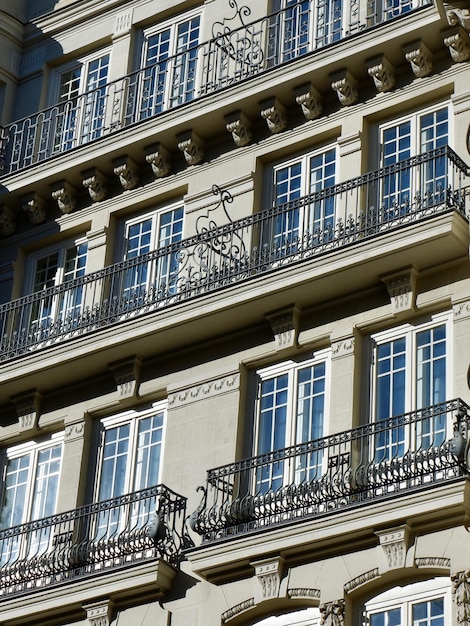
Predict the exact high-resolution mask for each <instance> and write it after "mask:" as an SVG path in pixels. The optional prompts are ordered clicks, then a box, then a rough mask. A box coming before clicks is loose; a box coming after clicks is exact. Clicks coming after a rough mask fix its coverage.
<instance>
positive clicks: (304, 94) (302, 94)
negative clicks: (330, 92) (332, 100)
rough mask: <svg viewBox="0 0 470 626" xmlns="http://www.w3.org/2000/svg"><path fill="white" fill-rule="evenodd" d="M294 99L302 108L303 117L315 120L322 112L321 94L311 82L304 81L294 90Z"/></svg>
mask: <svg viewBox="0 0 470 626" xmlns="http://www.w3.org/2000/svg"><path fill="white" fill-rule="evenodd" d="M294 93H295V101H296V102H297V104H298V105H299V106H300V108H301V109H302V113H303V114H304V117H305V119H307V120H315V119H317V117H320V115H321V114H322V112H323V96H322V95H321V93H320V92H319V91H318V90H317V89H315V87H314V86H313V85H312V83H306V84H305V85H301V86H300V87H297V88H296V89H295V90H294Z"/></svg>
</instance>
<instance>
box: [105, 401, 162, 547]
mask: <svg viewBox="0 0 470 626" xmlns="http://www.w3.org/2000/svg"><path fill="white" fill-rule="evenodd" d="M165 414H166V406H165V404H163V403H156V404H154V405H153V406H152V407H151V408H150V409H147V410H145V411H128V412H126V413H122V414H121V415H118V416H113V417H109V418H105V419H103V420H102V421H101V423H100V444H99V445H100V452H99V468H98V482H97V485H96V495H95V500H97V501H100V502H102V501H105V500H110V499H112V498H119V496H124V495H126V494H130V493H133V492H137V491H140V490H142V489H146V488H149V487H155V486H157V485H158V484H159V481H160V473H161V456H162V445H163V430H164V424H165ZM155 509H156V502H155V498H145V499H139V498H136V499H135V501H134V502H133V503H132V504H129V505H127V504H126V505H125V506H124V505H121V504H120V503H119V501H116V505H115V506H113V507H111V508H107V509H105V510H103V512H102V513H100V514H99V516H98V522H97V524H98V529H97V532H96V537H97V538H102V537H104V536H106V537H110V536H114V535H116V534H117V533H119V532H122V530H123V529H125V528H127V529H129V528H132V529H134V528H140V527H142V526H144V525H145V524H147V523H148V522H149V521H150V520H151V518H152V516H153V514H154V513H155Z"/></svg>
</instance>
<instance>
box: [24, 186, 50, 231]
mask: <svg viewBox="0 0 470 626" xmlns="http://www.w3.org/2000/svg"><path fill="white" fill-rule="evenodd" d="M21 207H22V209H23V211H25V213H27V214H28V217H29V221H30V222H31V224H42V223H43V222H44V221H45V220H46V217H47V209H46V203H45V201H44V200H43V199H42V198H41V196H39V195H38V194H37V193H34V192H33V193H31V194H28V195H27V196H24V197H23V198H22V199H21Z"/></svg>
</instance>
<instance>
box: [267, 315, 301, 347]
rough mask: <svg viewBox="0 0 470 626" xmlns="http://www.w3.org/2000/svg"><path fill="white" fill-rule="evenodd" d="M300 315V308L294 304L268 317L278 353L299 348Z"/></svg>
mask: <svg viewBox="0 0 470 626" xmlns="http://www.w3.org/2000/svg"><path fill="white" fill-rule="evenodd" d="M300 313H301V310H300V308H299V307H297V306H296V305H295V304H294V305H292V306H289V307H286V308H285V309H280V310H278V311H273V312H272V313H268V314H267V315H266V319H267V320H268V322H269V323H270V324H271V329H272V331H273V334H274V341H275V343H276V350H277V351H280V350H283V349H284V348H296V347H297V346H298V343H297V340H298V336H299V325H300Z"/></svg>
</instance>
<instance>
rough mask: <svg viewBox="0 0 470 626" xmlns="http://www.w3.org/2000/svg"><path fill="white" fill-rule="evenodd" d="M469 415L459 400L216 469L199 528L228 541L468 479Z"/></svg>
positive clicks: (195, 519) (197, 517)
mask: <svg viewBox="0 0 470 626" xmlns="http://www.w3.org/2000/svg"><path fill="white" fill-rule="evenodd" d="M469 410H470V408H469V407H468V406H467V405H466V404H465V403H464V402H463V401H462V400H460V399H457V400H451V401H448V402H445V403H441V404H437V405H434V406H430V407H427V408H423V409H420V410H417V411H413V412H411V413H407V414H405V415H400V416H397V417H391V418H389V419H386V420H382V421H379V422H375V423H371V424H367V425H365V426H361V427H359V428H354V429H352V430H348V431H345V432H341V433H336V434H334V435H330V436H328V437H323V438H321V439H316V440H314V441H309V442H306V443H299V444H297V445H295V446H292V447H289V448H284V449H283V450H275V451H273V452H269V453H267V454H262V455H260V456H255V457H251V458H247V459H244V460H242V461H238V462H235V463H231V464H229V465H224V466H222V467H218V468H216V469H212V470H209V471H208V473H207V482H206V485H205V487H199V489H200V490H202V491H203V498H202V501H201V504H200V506H199V507H198V509H197V510H196V511H195V512H194V513H193V514H192V515H191V516H190V525H191V528H192V529H193V530H194V531H195V532H197V533H199V534H200V535H202V537H203V541H204V542H211V541H217V540H224V539H227V538H229V537H233V536H237V535H240V534H244V533H247V532H256V531H259V530H261V529H266V528H267V527H274V526H278V525H281V524H286V523H292V522H294V521H299V520H302V519H304V520H305V519H308V518H315V517H322V516H325V515H331V514H334V513H336V512H341V511H344V510H345V509H347V508H351V507H357V506H364V505H366V504H367V503H372V502H374V501H377V500H381V499H382V500H383V499H387V498H392V497H396V496H397V495H399V494H407V493H411V492H413V491H418V490H422V489H428V488H433V487H436V486H439V485H443V484H445V483H447V482H450V481H454V480H457V479H459V478H460V477H462V476H467V475H468V474H469V470H470V467H469V462H470V459H469V435H470V433H469V419H470V415H469ZM451 424H452V425H453V434H452V435H450V437H449V438H448V439H446V434H445V433H446V431H447V432H449V430H450V425H451ZM269 476H276V480H278V479H279V476H283V481H282V485H281V486H276V488H274V487H272V486H270V484H269V480H267V477H269Z"/></svg>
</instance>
